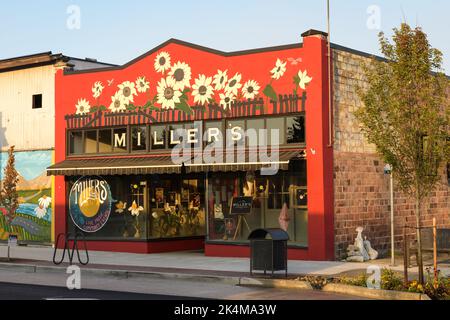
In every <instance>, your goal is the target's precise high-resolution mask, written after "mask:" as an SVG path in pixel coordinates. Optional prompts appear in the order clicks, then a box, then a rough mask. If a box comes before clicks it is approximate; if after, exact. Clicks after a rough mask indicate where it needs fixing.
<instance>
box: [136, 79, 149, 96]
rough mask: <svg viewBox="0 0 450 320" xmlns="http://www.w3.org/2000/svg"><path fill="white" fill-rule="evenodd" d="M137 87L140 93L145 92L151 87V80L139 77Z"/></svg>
mask: <svg viewBox="0 0 450 320" xmlns="http://www.w3.org/2000/svg"><path fill="white" fill-rule="evenodd" d="M136 88H137V91H138V92H139V93H145V92H147V91H148V89H150V82H148V81H147V80H146V78H145V77H139V78H137V80H136Z"/></svg>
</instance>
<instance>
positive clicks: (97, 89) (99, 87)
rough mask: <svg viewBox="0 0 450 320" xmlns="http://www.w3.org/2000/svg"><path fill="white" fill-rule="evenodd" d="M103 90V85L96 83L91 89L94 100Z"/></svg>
mask: <svg viewBox="0 0 450 320" xmlns="http://www.w3.org/2000/svg"><path fill="white" fill-rule="evenodd" d="M103 89H105V87H104V86H103V84H102V83H101V82H100V81H97V82H96V83H95V84H94V86H93V87H92V93H93V97H94V98H95V99H97V98H99V97H100V96H101V94H102V92H103Z"/></svg>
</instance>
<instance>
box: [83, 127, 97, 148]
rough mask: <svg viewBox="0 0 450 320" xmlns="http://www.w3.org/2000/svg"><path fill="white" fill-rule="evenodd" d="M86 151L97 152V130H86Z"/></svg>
mask: <svg viewBox="0 0 450 320" xmlns="http://www.w3.org/2000/svg"><path fill="white" fill-rule="evenodd" d="M84 153H97V131H96V130H95V131H86V132H85V138H84Z"/></svg>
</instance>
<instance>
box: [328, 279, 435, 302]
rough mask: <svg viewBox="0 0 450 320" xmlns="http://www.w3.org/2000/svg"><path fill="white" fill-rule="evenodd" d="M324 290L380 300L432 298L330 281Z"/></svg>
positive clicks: (419, 294)
mask: <svg viewBox="0 0 450 320" xmlns="http://www.w3.org/2000/svg"><path fill="white" fill-rule="evenodd" d="M322 291H324V292H332V293H339V294H349V295H354V296H358V297H365V298H370V299H379V300H416V301H417V300H431V299H430V298H429V297H428V296H427V295H426V294H421V293H414V292H402V291H392V290H377V289H369V288H365V287H358V286H351V285H346V284H339V283H329V284H327V285H325V286H324V287H323V288H322Z"/></svg>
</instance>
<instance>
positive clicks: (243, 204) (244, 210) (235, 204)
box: [230, 197, 253, 215]
mask: <svg viewBox="0 0 450 320" xmlns="http://www.w3.org/2000/svg"><path fill="white" fill-rule="evenodd" d="M252 205H253V197H235V198H233V199H232V200H231V206H230V215H248V214H250V213H251V212H252Z"/></svg>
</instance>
